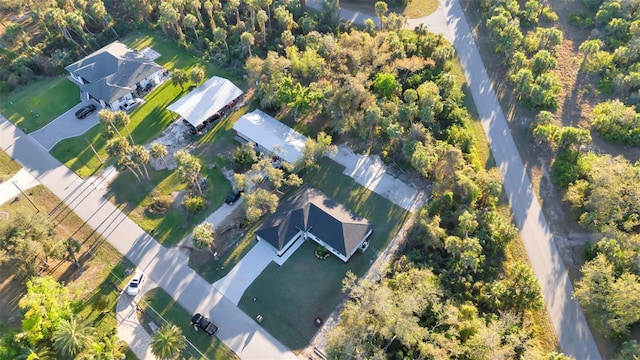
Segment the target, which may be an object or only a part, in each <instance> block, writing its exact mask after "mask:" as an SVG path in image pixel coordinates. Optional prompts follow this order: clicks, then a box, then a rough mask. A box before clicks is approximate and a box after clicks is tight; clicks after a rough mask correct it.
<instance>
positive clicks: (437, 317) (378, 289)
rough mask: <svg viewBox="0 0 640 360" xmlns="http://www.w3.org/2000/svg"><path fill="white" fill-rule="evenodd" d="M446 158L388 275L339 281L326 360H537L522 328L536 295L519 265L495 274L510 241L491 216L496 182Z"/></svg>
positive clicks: (513, 236)
mask: <svg viewBox="0 0 640 360" xmlns="http://www.w3.org/2000/svg"><path fill="white" fill-rule="evenodd" d="M456 150H457V149H456V148H453V150H451V152H453V153H454V154H456V153H457V155H451V154H450V155H448V156H447V159H448V160H447V161H446V162H444V163H441V164H439V165H438V166H436V168H435V174H434V177H435V179H436V182H435V185H434V192H433V195H434V197H433V200H432V202H431V204H430V206H429V207H428V208H425V209H422V210H421V211H419V212H418V213H417V214H416V219H415V223H414V226H413V227H412V229H411V231H410V232H409V234H408V239H407V243H406V245H405V247H404V250H403V251H402V253H403V254H402V255H401V256H400V257H399V258H398V259H396V260H395V261H394V262H393V264H392V265H391V267H390V270H389V271H388V273H386V274H383V276H382V278H381V279H377V280H376V279H362V280H357V279H355V278H354V277H351V276H348V277H347V278H346V279H345V281H344V288H345V290H346V291H347V292H348V294H349V299H350V300H349V301H348V302H347V303H346V305H345V307H344V310H343V312H342V315H341V317H340V321H339V323H338V325H337V326H336V327H335V329H334V330H333V331H332V333H331V334H330V335H329V338H328V351H329V353H328V355H329V357H330V358H355V359H365V358H366V359H370V358H385V357H387V358H393V359H401V358H430V359H452V358H455V359H509V358H514V357H519V358H528V357H532V358H541V357H543V356H544V354H541V352H540V350H539V349H538V348H537V344H536V343H535V341H533V340H532V338H533V337H534V336H533V333H532V331H531V326H530V314H531V311H535V310H538V309H541V308H542V306H543V300H542V296H541V293H540V285H539V284H538V281H537V279H536V278H535V276H534V274H533V272H532V270H531V268H530V267H529V266H528V265H526V264H522V263H518V262H511V263H509V264H508V265H506V266H505V258H504V249H505V246H506V244H508V243H509V242H510V241H517V232H518V231H517V229H516V228H515V227H514V226H513V225H512V224H511V223H510V221H509V219H507V218H505V217H504V215H502V214H501V213H500V212H499V211H498V210H497V208H496V206H497V203H498V196H499V194H500V192H501V186H502V185H501V182H500V173H499V171H498V170H497V169H493V170H491V171H484V170H478V169H476V168H474V167H473V166H471V165H469V164H468V163H466V162H465V161H464V159H463V158H462V156H461V155H460V151H459V150H457V151H456ZM352 334H357V335H355V336H354V335H352Z"/></svg>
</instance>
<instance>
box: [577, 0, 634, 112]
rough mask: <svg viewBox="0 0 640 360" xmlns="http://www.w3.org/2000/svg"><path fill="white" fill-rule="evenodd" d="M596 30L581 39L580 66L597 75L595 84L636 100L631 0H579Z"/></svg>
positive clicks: (628, 101) (631, 103)
mask: <svg viewBox="0 0 640 360" xmlns="http://www.w3.org/2000/svg"><path fill="white" fill-rule="evenodd" d="M583 2H584V3H585V5H587V6H588V7H590V9H591V10H592V11H594V14H589V15H591V16H592V17H593V18H594V25H595V27H596V29H598V30H599V31H597V32H593V35H594V36H592V38H590V39H589V40H587V41H585V42H584V43H583V44H582V45H581V46H580V50H581V52H582V53H583V63H582V69H583V70H584V71H585V72H587V73H590V74H596V75H598V76H599V88H600V89H601V90H603V91H606V92H609V93H612V92H614V93H615V94H616V95H617V96H619V98H620V99H621V100H623V101H624V102H625V103H626V104H628V105H638V104H640V66H639V64H640V11H639V9H638V4H637V3H636V2H633V1H624V0H606V1H583Z"/></svg>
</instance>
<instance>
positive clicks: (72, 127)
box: [29, 100, 100, 151]
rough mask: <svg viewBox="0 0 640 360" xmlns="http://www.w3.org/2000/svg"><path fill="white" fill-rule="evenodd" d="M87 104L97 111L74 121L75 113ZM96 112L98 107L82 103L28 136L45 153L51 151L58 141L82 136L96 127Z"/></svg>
mask: <svg viewBox="0 0 640 360" xmlns="http://www.w3.org/2000/svg"><path fill="white" fill-rule="evenodd" d="M89 104H93V105H96V107H97V108H98V109H97V110H96V111H94V112H92V113H91V114H89V116H87V117H86V118H84V119H82V120H79V119H76V111H78V109H80V108H81V107H83V106H86V105H89ZM98 111H100V105H97V104H95V103H94V102H92V101H89V100H86V101H83V102H81V103H79V104H78V105H76V106H74V107H72V108H71V109H69V110H67V112H65V113H64V114H62V115H60V116H58V117H57V118H55V119H54V120H53V121H51V122H50V123H48V124H47V125H45V126H44V127H43V128H41V129H39V130H36V131H34V132H32V133H31V134H29V135H31V137H32V138H33V139H34V140H35V141H37V142H38V143H39V144H40V145H42V147H43V148H45V149H46V150H47V151H51V149H53V147H54V146H55V145H56V144H57V143H58V142H60V140H64V139H67V138H70V137H74V136H78V135H82V134H84V133H85V132H87V130H89V129H91V128H92V127H94V126H96V125H97V124H98V123H99V121H98Z"/></svg>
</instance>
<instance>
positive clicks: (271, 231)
mask: <svg viewBox="0 0 640 360" xmlns="http://www.w3.org/2000/svg"><path fill="white" fill-rule="evenodd" d="M372 232H373V225H372V224H371V223H370V222H369V221H368V220H367V219H364V218H362V217H360V216H359V215H357V214H356V213H354V212H353V211H351V210H349V209H347V208H346V207H345V206H344V205H342V204H339V203H337V202H336V201H334V200H333V199H331V198H329V197H328V196H327V195H325V194H324V193H323V192H321V191H320V190H317V189H314V188H311V187H309V186H307V185H304V186H302V187H301V188H300V190H298V191H297V192H296V193H295V194H294V195H293V196H292V197H291V198H290V199H289V200H287V201H286V202H284V203H283V204H281V205H280V206H279V207H278V209H277V210H276V212H275V213H274V214H273V215H271V216H270V217H269V218H268V219H267V220H266V221H265V222H264V224H263V225H262V227H260V229H259V230H257V231H256V232H255V234H256V237H257V238H258V240H259V241H266V242H268V243H269V244H271V245H272V246H273V247H274V248H275V250H276V253H277V255H278V256H282V255H283V254H284V253H285V252H286V251H287V250H289V249H290V248H291V247H292V245H293V244H294V243H295V242H296V241H304V240H307V239H310V240H313V241H314V242H316V243H318V244H319V245H322V246H324V247H325V248H326V249H327V250H329V251H330V252H331V253H332V254H334V255H335V256H337V257H338V258H339V259H340V260H342V261H344V262H347V261H349V259H350V258H351V257H352V256H353V254H354V253H355V252H356V251H357V250H358V249H361V250H362V251H364V250H366V249H367V247H368V246H369V243H368V240H367V239H368V238H369V236H370V235H371V233H372Z"/></svg>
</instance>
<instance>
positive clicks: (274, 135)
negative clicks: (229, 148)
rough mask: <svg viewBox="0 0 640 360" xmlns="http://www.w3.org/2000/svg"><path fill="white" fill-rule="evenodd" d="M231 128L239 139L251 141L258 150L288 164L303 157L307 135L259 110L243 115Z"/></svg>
mask: <svg viewBox="0 0 640 360" xmlns="http://www.w3.org/2000/svg"><path fill="white" fill-rule="evenodd" d="M233 130H234V131H235V133H236V139H238V140H239V141H241V142H252V143H254V144H256V146H257V147H258V149H259V150H260V151H262V152H265V153H272V154H275V155H276V156H277V157H279V158H280V159H282V160H284V161H286V162H288V163H290V164H293V163H295V162H296V161H298V160H299V159H301V158H302V157H303V153H302V150H303V149H304V147H305V143H306V141H307V137H306V136H304V135H302V134H300V133H299V132H297V131H295V130H293V129H292V128H290V127H288V126H287V125H285V124H283V123H281V122H280V121H278V120H277V119H274V118H273V117H271V116H269V115H268V114H266V113H264V112H262V111H260V110H254V111H253V112H251V113H249V114H245V115H243V116H242V117H241V118H240V119H238V121H236V123H235V124H233Z"/></svg>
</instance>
